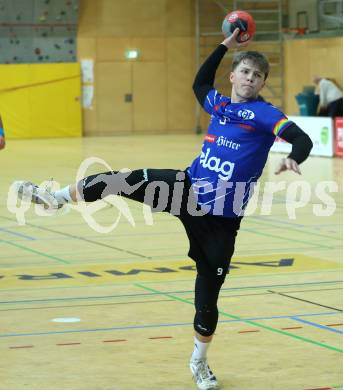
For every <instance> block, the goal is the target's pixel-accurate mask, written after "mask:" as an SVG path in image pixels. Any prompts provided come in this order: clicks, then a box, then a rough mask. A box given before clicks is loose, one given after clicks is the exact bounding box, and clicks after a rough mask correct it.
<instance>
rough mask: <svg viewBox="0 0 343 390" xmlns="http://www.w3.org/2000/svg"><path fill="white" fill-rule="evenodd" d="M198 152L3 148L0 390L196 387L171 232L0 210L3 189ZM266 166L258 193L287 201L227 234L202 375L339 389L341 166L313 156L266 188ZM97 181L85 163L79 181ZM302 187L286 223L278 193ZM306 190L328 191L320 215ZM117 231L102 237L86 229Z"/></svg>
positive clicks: (180, 147) (171, 225) (120, 144)
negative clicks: (230, 249) (302, 202)
mask: <svg viewBox="0 0 343 390" xmlns="http://www.w3.org/2000/svg"><path fill="white" fill-rule="evenodd" d="M201 143H202V136H196V135H180V136H175V135H173V136H169V135H168V136H135V137H112V138H109V137H108V138H84V139H53V140H21V141H9V142H8V147H7V149H6V150H5V151H3V152H1V153H0V163H1V177H0V198H1V208H0V221H1V224H0V248H1V251H0V294H1V298H0V311H1V313H0V389H1V390H22V389H27V390H36V389H39V390H42V389H44V390H51V389H56V390H57V389H61V388H64V389H68V390H136V389H142V390H145V389H153V390H189V389H195V385H194V383H193V381H192V378H191V375H190V372H189V368H188V361H189V357H190V354H191V351H192V349H193V327H192V321H193V314H194V310H193V283H194V276H195V272H194V265H193V263H192V261H191V260H189V259H188V258H187V256H186V253H187V241H186V237H185V234H184V231H183V227H182V226H181V224H180V223H179V222H178V220H177V219H176V218H174V217H171V216H169V215H165V214H154V215H153V224H149V225H147V223H146V222H147V219H146V217H145V214H144V212H143V211H144V210H143V209H142V206H141V205H140V204H137V203H133V202H130V203H129V210H130V213H131V214H130V216H131V219H130V221H131V223H132V222H134V223H135V226H132V224H131V223H130V221H129V219H128V218H127V216H126V215H123V214H122V215H120V213H119V211H118V208H117V207H116V203H115V202H114V201H113V199H112V201H111V200H110V201H109V202H108V203H104V202H101V203H98V210H97V211H96V212H95V213H94V214H93V215H92V214H91V212H88V214H87V215H88V217H87V218H86V217H84V215H85V214H82V213H81V212H80V210H75V209H70V210H69V212H63V211H62V210H61V211H60V212H58V213H57V215H52V216H44V215H39V210H35V208H34V207H32V206H31V208H30V210H27V212H26V213H22V214H21V217H20V218H21V219H20V218H19V214H18V212H17V214H15V211H16V210H17V211H18V208H19V207H20V203H19V202H18V203H17V204H15V203H14V201H13V198H10V201H9V204H7V201H8V199H7V198H8V189H9V186H10V185H11V183H12V182H13V181H14V180H18V179H30V180H32V181H35V182H38V183H41V182H42V181H44V180H47V179H49V178H51V177H53V178H54V179H55V180H56V181H57V182H59V183H60V184H61V185H63V186H64V185H67V184H69V183H72V182H74V180H75V176H76V171H77V170H78V168H79V166H80V164H81V162H82V161H83V160H84V159H86V158H88V157H92V156H93V157H98V158H101V159H103V160H104V161H106V163H107V164H108V165H109V166H110V167H112V168H113V169H120V168H125V167H126V168H130V169H135V168H144V167H160V168H184V167H186V166H187V164H189V163H190V162H191V161H192V159H193V158H194V157H195V156H196V154H197V153H198V151H199V149H200V145H201ZM280 158H281V155H275V154H273V155H271V156H270V159H269V162H268V166H267V167H266V169H265V172H264V175H263V178H262V181H261V186H262V187H264V184H265V182H266V181H268V180H277V181H283V180H286V181H287V182H288V184H287V187H286V188H287V189H286V190H284V191H280V192H278V193H277V194H276V196H275V200H274V202H273V204H272V213H271V215H269V216H268V215H261V212H259V210H258V209H257V212H256V213H255V214H253V215H252V216H250V217H246V218H245V220H244V221H243V223H242V228H241V231H240V234H239V235H238V239H237V245H236V253H235V255H234V257H233V261H232V268H231V272H230V276H229V277H228V278H227V279H226V282H225V285H224V287H223V289H222V293H221V297H220V301H219V309H220V312H221V315H220V323H219V325H218V328H217V331H216V337H215V339H214V341H213V343H212V344H213V345H212V346H211V349H210V352H209V363H210V365H211V367H212V368H213V370H214V372H215V374H216V375H217V377H218V379H219V381H220V383H221V385H222V387H221V388H222V389H223V390H225V389H228V390H308V389H311V390H313V389H318V390H319V389H322V390H323V389H327V390H329V389H340V388H341V389H343V337H342V336H343V315H342V314H343V311H342V310H343V299H342V292H343V241H342V237H343V219H342V212H343V194H342V191H343V185H342V177H343V160H342V159H328V158H314V157H312V158H310V159H309V160H308V161H307V162H306V163H305V164H304V165H303V166H302V171H303V176H302V177H299V176H296V175H295V174H292V173H286V174H283V175H280V176H274V175H273V168H274V166H275V165H276V164H277V162H278V160H279V159H280ZM106 170H108V168H107V167H106V166H104V165H102V164H101V162H98V163H97V164H95V165H93V166H91V167H90V168H89V169H88V171H87V173H93V172H99V171H106ZM305 179H306V180H308V181H309V182H310V184H311V186H312V189H313V191H312V194H311V203H310V204H308V205H307V206H304V207H301V208H298V209H296V211H295V212H296V217H297V218H296V219H289V218H288V215H287V204H286V193H287V192H286V191H288V190H289V186H290V185H291V182H293V181H295V180H305ZM320 181H336V182H337V183H338V188H337V190H338V191H337V192H336V193H333V194H330V196H331V197H332V198H333V199H334V201H335V204H336V210H335V212H334V213H333V215H331V216H327V217H318V216H315V215H314V214H313V203H315V204H323V202H322V201H321V200H320V199H319V197H320V196H321V195H320V193H319V192H317V193H316V192H315V188H316V183H318V182H320ZM295 188H296V185H293V187H291V189H290V190H289V191H290V193H292V191H293V192H294V191H295ZM291 203H292V202H288V206H289V207H291V206H292V204H291ZM332 206H333V202H332V201H331V203H330V205H329V206H327V207H329V210H330V207H332ZM8 207H9V209H8ZM10 210H11V211H10ZM17 217H18V218H19V220H20V221H21V222H23V219H25V222H26V224H24V225H18V224H17ZM118 219H119V223H118V225H117V226H116V227H115V228H114V229H113V231H112V232H109V233H107V234H105V233H101V232H99V231H96V230H94V228H92V227H90V226H89V225H94V224H95V223H97V226H98V230H99V229H100V228H103V229H105V227H109V226H110V225H111V224H114V223H115V222H116V221H117V222H118ZM87 221H88V223H87ZM90 221H92V222H90ZM93 227H94V226H93ZM61 321H62V322H61Z"/></svg>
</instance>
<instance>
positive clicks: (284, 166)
mask: <svg viewBox="0 0 343 390" xmlns="http://www.w3.org/2000/svg"><path fill="white" fill-rule="evenodd" d="M284 171H293V172H295V173H297V174H298V175H301V171H300V168H299V165H298V163H297V162H296V161H294V160H292V159H291V158H283V159H281V161H280V164H279V166H278V167H277V169H276V170H275V172H274V173H275V175H278V174H280V173H281V172H284Z"/></svg>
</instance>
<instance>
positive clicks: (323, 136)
mask: <svg viewBox="0 0 343 390" xmlns="http://www.w3.org/2000/svg"><path fill="white" fill-rule="evenodd" d="M288 119H290V120H291V121H293V122H294V123H295V124H296V125H298V126H299V127H300V128H301V129H302V130H303V131H304V132H305V133H307V134H308V135H309V137H310V138H311V140H312V142H313V149H312V151H311V156H326V157H332V156H333V155H334V148H333V146H334V139H333V138H334V132H333V123H332V119H331V118H328V117H317V116H289V117H288ZM342 137H343V118H342ZM342 142H343V138H342ZM342 146H343V145H342ZM291 149H292V145H291V144H289V143H287V142H285V141H283V140H282V139H280V138H276V140H275V142H274V145H273V146H272V148H271V151H272V152H281V153H290V151H291Z"/></svg>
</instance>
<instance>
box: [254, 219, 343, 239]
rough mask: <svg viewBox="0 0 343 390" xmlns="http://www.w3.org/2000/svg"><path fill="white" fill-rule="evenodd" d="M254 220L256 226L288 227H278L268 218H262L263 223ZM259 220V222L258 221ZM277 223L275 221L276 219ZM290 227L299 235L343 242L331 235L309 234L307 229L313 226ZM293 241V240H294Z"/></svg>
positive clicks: (279, 227)
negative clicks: (262, 224) (261, 224)
mask: <svg viewBox="0 0 343 390" xmlns="http://www.w3.org/2000/svg"><path fill="white" fill-rule="evenodd" d="M250 218H252V219H255V221H251V220H250V222H252V223H255V224H260V223H261V222H262V223H264V225H265V226H271V227H276V228H278V229H287V227H281V226H279V225H276V224H273V223H270V222H269V220H268V219H267V218H266V219H263V218H262V221H261V219H260V218H259V217H250ZM256 220H258V221H256ZM274 221H275V219H274ZM275 222H276V223H280V224H282V221H275ZM290 225H291V226H292V230H295V231H298V232H299V233H302V234H305V235H308V236H318V237H322V238H329V239H331V240H337V241H342V240H341V239H340V238H338V237H334V236H329V235H325V234H321V233H315V232H309V231H307V230H306V228H309V229H313V227H312V226H307V225H300V226H302V227H298V228H297V227H295V225H294V224H292V223H290ZM292 241H293V239H292Z"/></svg>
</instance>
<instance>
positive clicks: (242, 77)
mask: <svg viewBox="0 0 343 390" xmlns="http://www.w3.org/2000/svg"><path fill="white" fill-rule="evenodd" d="M230 81H231V83H232V98H233V100H237V101H238V102H244V101H247V100H251V99H256V98H257V96H258V94H259V92H260V91H261V89H262V88H263V87H264V83H265V82H264V73H263V72H262V71H261V70H260V69H259V68H258V67H257V66H256V65H255V64H254V63H253V61H251V60H243V61H241V62H240V64H239V65H238V66H237V67H236V69H235V70H234V71H233V72H231V74H230Z"/></svg>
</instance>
